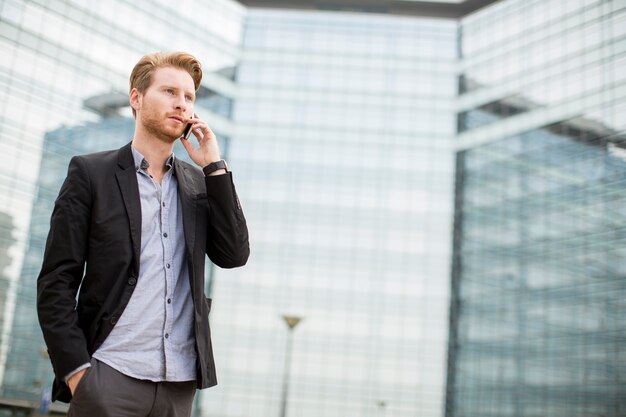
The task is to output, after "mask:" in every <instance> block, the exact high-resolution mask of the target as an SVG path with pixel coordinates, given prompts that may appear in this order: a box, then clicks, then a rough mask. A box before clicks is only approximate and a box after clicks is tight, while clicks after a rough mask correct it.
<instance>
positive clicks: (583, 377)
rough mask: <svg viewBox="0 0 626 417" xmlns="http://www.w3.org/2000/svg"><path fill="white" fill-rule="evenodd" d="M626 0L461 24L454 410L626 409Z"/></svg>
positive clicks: (544, 4)
mask: <svg viewBox="0 0 626 417" xmlns="http://www.w3.org/2000/svg"><path fill="white" fill-rule="evenodd" d="M625 35H626V2H623V1H591V0H585V1H567V2H564V1H555V0H549V1H520V0H517V1H505V2H501V3H499V4H496V5H495V6H493V7H490V8H488V9H485V10H483V11H481V12H479V13H476V14H474V15H472V16H469V17H467V18H466V19H465V20H463V21H462V22H461V51H462V57H461V68H462V74H461V77H460V82H459V87H460V89H461V94H460V96H459V115H458V121H457V123H458V128H459V131H460V134H459V135H458V140H459V148H460V151H459V153H458V155H457V171H456V192H455V194H456V204H455V228H454V235H455V239H454V256H453V275H452V303H451V305H452V309H451V329H450V348H449V365H448V366H449V369H448V382H447V392H448V397H447V404H446V405H447V407H446V416H447V417H452V416H455V417H461V416H463V417H470V416H475V417H487V416H494V417H495V416H497V417H506V416H515V417H521V416H551V417H589V416H603V417H618V416H624V415H626V378H625V375H626V348H625V347H624V346H625V343H624V342H626V322H625V321H624V317H626V302H625V300H626V285H625V283H626V281H625V272H626V270H625V268H624V265H625V260H626V259H625V257H626V240H625V236H626V235H625V234H624V230H625V229H624V227H625V225H626V217H625V215H626V212H625V211H624V207H625V203H626V192H625V190H626V187H625V185H626V132H625V131H624V126H625V124H624V117H623V115H624V114H625V110H626V90H625V89H624V86H625V83H624V80H625V78H624V77H626V54H625V52H626V36H625Z"/></svg>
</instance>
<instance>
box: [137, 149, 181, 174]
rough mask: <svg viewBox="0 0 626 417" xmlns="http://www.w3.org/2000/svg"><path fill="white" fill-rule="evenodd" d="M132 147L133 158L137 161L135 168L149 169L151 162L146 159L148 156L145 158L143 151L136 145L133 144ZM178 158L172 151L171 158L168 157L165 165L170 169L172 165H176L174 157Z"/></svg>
mask: <svg viewBox="0 0 626 417" xmlns="http://www.w3.org/2000/svg"><path fill="white" fill-rule="evenodd" d="M130 149H132V151H133V160H134V161H135V169H136V170H137V171H140V170H146V169H148V167H149V166H150V164H149V163H148V161H146V158H144V156H143V155H142V154H141V152H139V151H138V150H137V149H136V148H135V147H134V146H132V145H131V147H130ZM175 158H176V156H175V155H174V153H173V152H172V154H171V155H170V157H169V158H167V161H165V166H166V167H167V168H168V169H171V168H172V166H174V159H175Z"/></svg>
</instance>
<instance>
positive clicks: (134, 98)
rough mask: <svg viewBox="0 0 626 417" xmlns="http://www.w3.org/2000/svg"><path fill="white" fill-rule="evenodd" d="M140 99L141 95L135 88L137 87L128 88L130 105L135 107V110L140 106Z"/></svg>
mask: <svg viewBox="0 0 626 417" xmlns="http://www.w3.org/2000/svg"><path fill="white" fill-rule="evenodd" d="M142 99H143V95H142V94H141V93H140V92H139V90H137V88H133V89H132V90H130V97H129V101H130V107H132V108H133V109H135V111H137V110H139V109H140V108H141V102H142Z"/></svg>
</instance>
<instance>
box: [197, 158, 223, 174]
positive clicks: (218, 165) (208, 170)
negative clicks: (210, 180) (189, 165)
mask: <svg viewBox="0 0 626 417" xmlns="http://www.w3.org/2000/svg"><path fill="white" fill-rule="evenodd" d="M218 169H225V170H226V171H228V167H227V166H226V161H224V160H223V159H220V160H219V161H216V162H211V163H210V164H209V165H207V166H205V167H204V168H202V172H204V175H205V176H206V175H209V174H210V173H212V172H215V171H217V170H218Z"/></svg>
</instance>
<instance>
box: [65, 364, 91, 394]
mask: <svg viewBox="0 0 626 417" xmlns="http://www.w3.org/2000/svg"><path fill="white" fill-rule="evenodd" d="M86 370H87V368H85V369H81V370H80V371H78V372H76V373H75V374H74V375H72V376H71V377H69V378H68V379H67V386H68V387H70V391H71V392H72V396H74V391H76V387H77V386H78V383H79V382H80V380H81V379H83V375H85V371H86Z"/></svg>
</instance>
